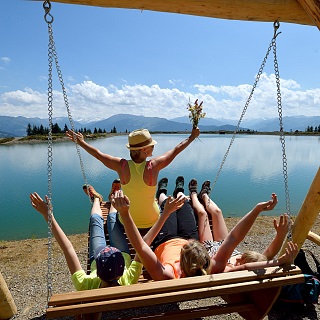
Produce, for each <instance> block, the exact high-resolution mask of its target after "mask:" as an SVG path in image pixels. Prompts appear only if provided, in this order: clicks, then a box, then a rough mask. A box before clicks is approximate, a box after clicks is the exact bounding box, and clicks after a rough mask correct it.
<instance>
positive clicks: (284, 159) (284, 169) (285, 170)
mask: <svg viewBox="0 0 320 320" xmlns="http://www.w3.org/2000/svg"><path fill="white" fill-rule="evenodd" d="M277 26H278V28H279V24H278V25H275V29H276V28H277ZM278 34H279V33H278ZM278 34H277V33H276V30H275V36H274V39H273V41H272V42H273V55H274V73H275V76H276V85H277V105H278V114H279V126H280V130H279V132H280V142H281V148H282V172H283V179H284V190H285V198H286V211H287V214H288V217H289V230H288V234H287V239H288V240H289V241H290V240H292V220H291V210H290V196H289V187H288V163H287V157H286V143H285V136H284V131H283V122H282V98H281V89H280V73H279V66H278V59H277V43H276V38H277V35H278Z"/></svg>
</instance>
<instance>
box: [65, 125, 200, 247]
mask: <svg viewBox="0 0 320 320" xmlns="http://www.w3.org/2000/svg"><path fill="white" fill-rule="evenodd" d="M199 134H200V130H199V128H193V129H192V132H191V134H190V136H189V137H188V138H186V139H185V140H183V141H181V142H180V143H179V144H178V145H177V146H176V147H174V148H173V149H171V150H169V151H167V152H166V153H164V154H163V155H161V156H158V157H155V158H151V159H150V160H148V161H147V158H149V157H152V153H153V148H154V146H155V144H157V142H156V141H155V140H153V139H152V137H151V135H150V133H149V131H148V130H147V129H138V130H134V131H132V132H131V133H130V134H129V136H128V143H127V148H128V149H129V150H130V157H131V160H126V159H123V158H119V157H115V156H112V155H109V154H107V153H102V152H101V151H99V150H98V149H96V148H94V147H93V146H91V145H89V144H88V143H87V142H85V141H84V137H83V135H82V134H81V133H80V132H78V133H75V132H73V131H71V130H70V131H67V132H66V135H67V136H68V137H69V138H70V140H72V141H73V142H77V143H78V144H79V146H81V147H82V148H83V149H84V150H86V151H87V152H88V153H89V154H91V155H92V156H94V157H95V158H97V159H98V160H100V161H101V162H102V163H103V164H104V165H105V166H106V167H108V168H109V169H111V170H114V171H116V172H117V173H118V176H119V178H120V181H121V187H122V189H123V190H124V192H125V194H126V195H128V197H130V199H131V203H130V212H131V216H132V219H133V221H134V223H135V224H136V226H137V227H138V229H149V228H150V227H151V226H153V225H154V223H155V222H156V221H157V220H158V218H159V214H160V211H159V207H158V204H157V202H156V200H155V196H156V188H157V181H158V175H159V172H160V170H162V169H163V168H165V167H167V166H168V165H169V164H170V163H171V162H172V161H173V159H174V158H175V157H176V156H177V155H178V154H179V153H180V152H182V151H183V150H184V149H186V148H187V147H188V146H189V145H190V143H191V142H192V141H193V140H195V139H196V138H197V137H198V136H199ZM161 183H162V184H164V185H163V187H164V189H166V183H167V182H166V181H164V180H162V181H161ZM107 223H108V231H109V235H110V244H111V245H112V246H115V247H117V248H119V249H120V250H122V251H125V252H128V250H129V248H128V245H127V242H126V240H125V238H124V236H123V225H122V223H121V221H120V219H119V215H118V214H112V215H109V216H108V221H107Z"/></svg>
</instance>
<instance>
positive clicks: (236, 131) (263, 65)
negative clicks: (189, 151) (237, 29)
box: [211, 35, 276, 190]
mask: <svg viewBox="0 0 320 320" xmlns="http://www.w3.org/2000/svg"><path fill="white" fill-rule="evenodd" d="M275 36H276V35H274V37H275ZM274 37H273V38H272V40H271V42H270V44H269V47H268V50H267V53H266V56H265V57H264V59H263V62H262V64H261V66H260V68H259V72H258V74H257V76H256V79H255V81H254V83H253V86H252V89H251V92H250V95H249V97H248V99H247V102H246V103H245V106H244V108H243V111H242V114H241V116H240V119H239V121H238V124H237V127H236V129H235V130H234V132H233V135H232V138H231V141H230V144H229V147H228V149H227V151H226V153H225V155H224V157H223V159H222V162H221V165H220V168H219V170H218V173H217V175H216V178H215V180H214V182H213V184H212V187H211V189H212V190H213V188H214V187H215V185H216V183H217V180H218V178H219V175H220V173H221V170H222V168H223V166H224V163H225V161H226V159H227V156H228V154H229V151H230V149H231V146H232V144H233V142H234V139H235V138H236V134H237V133H238V131H239V128H240V124H241V121H242V119H243V117H244V115H245V113H246V111H247V109H248V106H249V104H250V101H251V98H252V96H253V93H254V90H255V89H256V87H257V84H258V82H259V80H260V77H261V74H262V72H263V69H264V67H265V65H266V63H267V59H268V56H269V54H270V51H271V48H272V46H273V40H274Z"/></svg>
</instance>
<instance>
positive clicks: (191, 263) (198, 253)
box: [180, 240, 211, 277]
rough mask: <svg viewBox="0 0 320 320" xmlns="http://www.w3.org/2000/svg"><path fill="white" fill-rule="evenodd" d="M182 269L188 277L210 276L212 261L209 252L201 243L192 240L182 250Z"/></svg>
mask: <svg viewBox="0 0 320 320" xmlns="http://www.w3.org/2000/svg"><path fill="white" fill-rule="evenodd" d="M180 267H181V270H182V271H183V272H184V274H185V276H186V277H194V276H203V275H207V274H210V270H211V259H210V256H209V254H208V251H207V250H206V248H205V247H204V246H203V245H202V244H201V243H200V242H199V241H196V240H191V241H190V242H189V243H187V244H185V245H184V246H183V247H182V249H181V253H180Z"/></svg>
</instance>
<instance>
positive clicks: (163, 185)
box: [156, 178, 168, 200]
mask: <svg viewBox="0 0 320 320" xmlns="http://www.w3.org/2000/svg"><path fill="white" fill-rule="evenodd" d="M167 188H168V178H162V179H160V181H159V182H158V190H157V193H156V198H157V199H158V200H159V197H160V194H161V193H164V194H167V192H168V189H167Z"/></svg>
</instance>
